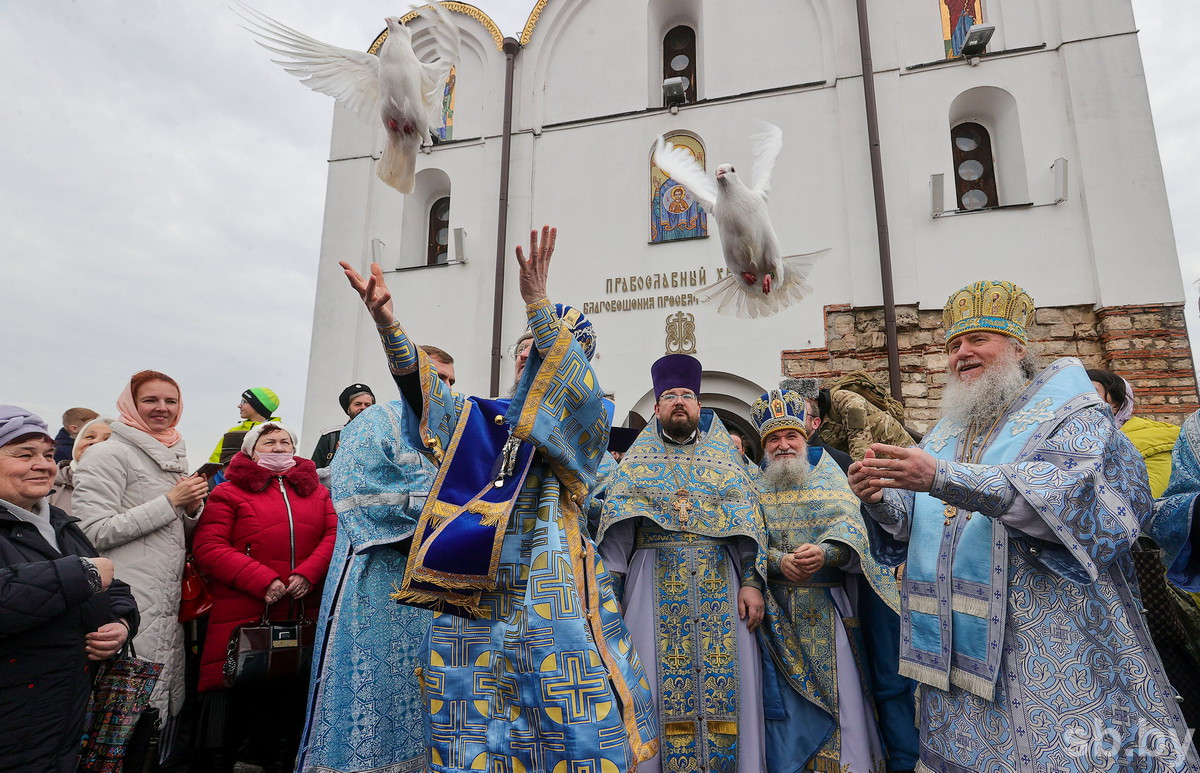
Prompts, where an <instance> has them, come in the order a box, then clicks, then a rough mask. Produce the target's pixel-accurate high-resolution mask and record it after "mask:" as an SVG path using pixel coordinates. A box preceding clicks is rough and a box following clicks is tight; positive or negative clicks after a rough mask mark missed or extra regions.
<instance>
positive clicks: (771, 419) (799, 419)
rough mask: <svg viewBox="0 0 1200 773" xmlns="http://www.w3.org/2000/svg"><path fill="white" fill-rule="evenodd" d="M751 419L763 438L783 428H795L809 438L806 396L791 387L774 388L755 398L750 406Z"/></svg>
mask: <svg viewBox="0 0 1200 773" xmlns="http://www.w3.org/2000/svg"><path fill="white" fill-rule="evenodd" d="M750 419H751V421H753V422H754V428H755V429H757V430H758V435H759V437H761V438H762V439H763V440H766V439H767V435H770V434H771V433H772V432H776V431H778V430H781V429H794V430H797V431H798V432H799V433H800V434H801V435H803V436H804V437H805V438H806V439H807V438H808V428H807V427H805V426H804V398H803V397H801V396H800V395H799V394H798V393H797V392H793V391H792V390H790V389H772V390H771V391H770V392H767V393H766V394H764V395H763V396H762V397H760V398H758V399H757V400H755V401H754V405H753V406H751V408H750Z"/></svg>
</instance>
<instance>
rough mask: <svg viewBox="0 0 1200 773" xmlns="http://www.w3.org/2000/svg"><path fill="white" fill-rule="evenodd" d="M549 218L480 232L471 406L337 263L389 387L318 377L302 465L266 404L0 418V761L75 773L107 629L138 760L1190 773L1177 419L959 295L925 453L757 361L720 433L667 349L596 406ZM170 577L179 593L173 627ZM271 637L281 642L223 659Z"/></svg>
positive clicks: (127, 395) (1190, 508)
mask: <svg viewBox="0 0 1200 773" xmlns="http://www.w3.org/2000/svg"><path fill="white" fill-rule="evenodd" d="M554 241H555V232H554V231H553V229H543V230H542V231H541V232H540V233H539V232H534V233H533V234H531V241H530V247H529V252H528V256H526V253H525V252H524V250H523V249H522V248H518V250H517V259H518V264H519V267H520V289H521V295H522V298H523V300H524V301H525V302H526V316H527V320H528V330H527V332H526V333H525V334H524V335H523V336H522V337H521V339H520V340H519V341H518V342H517V346H516V348H515V351H516V353H517V357H516V367H515V374H514V383H513V388H512V390H511V393H510V394H509V395H508V396H507V397H502V398H480V397H469V396H466V395H463V394H461V393H459V392H455V391H453V389H452V387H453V385H454V381H455V373H454V360H453V358H452V357H451V356H450V354H448V353H447V352H445V351H443V350H441V349H438V348H436V347H433V346H427V345H426V346H418V345H416V344H415V343H414V342H413V341H412V340H411V339H410V338H409V337H408V335H407V334H406V333H405V331H404V329H403V327H402V326H401V325H400V324H399V322H398V321H397V320H396V318H395V316H394V313H393V307H392V302H391V293H390V291H389V290H388V288H387V286H386V284H385V282H384V278H383V274H382V273H381V272H380V271H379V270H378V267H377V266H372V272H371V274H370V275H369V276H366V277H363V276H361V275H359V274H358V272H357V271H355V270H354V269H353V268H352V267H350V266H348V265H346V264H343V267H344V268H345V270H346V274H347V277H348V280H349V282H350V284H351V286H352V287H353V288H354V289H355V290H356V291H357V292H358V294H359V296H360V298H361V300H362V302H363V303H364V305H365V307H366V309H367V311H368V313H369V314H370V316H371V317H372V318H373V320H374V321H375V323H376V324H377V325H378V327H379V334H380V337H381V342H382V344H383V356H384V357H385V358H386V361H387V364H388V366H389V369H390V372H391V374H392V376H393V379H394V381H395V392H394V397H393V399H386V400H382V401H380V402H379V403H378V404H376V403H377V397H376V393H375V392H374V391H373V390H372V389H371V388H370V387H368V386H367V385H365V384H361V383H354V384H351V385H350V386H349V387H347V388H346V389H345V390H344V391H343V392H342V394H341V395H340V398H339V400H340V404H341V407H342V409H343V410H344V411H345V413H346V414H347V417H348V419H349V421H348V423H347V424H346V425H345V426H344V427H338V428H333V429H331V430H328V431H326V432H324V433H322V435H321V437H320V440H319V442H318V443H317V447H316V451H315V452H314V454H313V458H312V459H311V460H310V459H306V458H303V457H300V456H297V455H296V447H297V438H296V436H295V435H294V433H292V432H291V431H290V430H289V429H288V428H287V427H286V426H285V425H284V424H283V423H282V422H281V421H280V419H279V418H278V417H277V416H275V415H274V414H275V413H276V411H277V410H278V408H279V398H278V396H277V395H275V393H274V392H272V391H271V390H269V389H265V388H251V389H248V390H246V391H245V392H244V393H243V395H242V398H243V402H242V405H241V410H242V415H241V419H242V421H241V423H239V424H237V425H236V426H234V427H233V428H231V429H230V430H229V432H227V433H225V434H224V435H223V436H222V438H221V439H220V441H219V442H218V444H217V447H216V449H215V450H214V453H213V456H212V459H211V461H210V464H209V465H206V466H205V468H204V469H202V470H201V471H199V473H198V474H190V471H189V470H188V467H187V463H186V449H185V446H184V442H183V439H182V438H181V437H180V435H179V433H178V431H177V430H176V426H177V425H178V423H179V418H180V413H181V411H182V395H181V390H180V387H179V385H178V384H177V383H176V382H175V381H174V380H173V379H172V378H171V377H170V376H168V375H166V374H163V373H159V372H156V371H150V370H146V371H141V372H138V373H136V374H134V375H133V376H132V377H131V379H130V381H129V383H128V385H127V386H126V388H125V390H124V391H123V392H122V394H121V395H120V396H119V397H118V399H117V401H116V409H117V415H116V416H115V417H112V418H105V417H102V416H100V415H98V414H96V413H95V412H93V411H88V410H86V409H76V408H73V409H71V410H69V411H67V413H66V414H65V415H64V416H63V429H62V431H61V432H59V433H58V436H57V437H55V436H52V435H51V434H50V431H49V427H48V426H47V424H46V422H45V421H43V420H42V419H41V418H39V417H37V416H35V415H33V414H31V413H30V412H28V411H25V410H23V409H21V408H19V407H17V406H11V405H8V406H0V663H2V665H0V676H2V678H0V717H2V718H3V720H4V721H3V722H2V723H0V771H64V772H65V771H73V770H75V769H76V766H77V764H78V756H79V753H80V744H79V741H80V736H81V734H82V732H83V726H84V722H85V714H86V712H87V707H88V699H89V694H90V691H91V686H92V682H93V679H94V675H95V672H96V668H97V665H98V664H100V663H102V662H103V661H106V660H109V659H111V658H113V657H119V656H121V654H122V653H124V652H126V651H127V645H128V644H133V645H135V647H136V652H137V655H138V656H139V657H142V658H145V659H148V660H152V661H154V662H157V663H161V664H163V669H162V671H161V674H160V677H159V680H158V683H157V686H156V687H155V690H154V693H153V695H152V696H151V702H152V705H153V706H155V707H156V708H158V709H159V711H160V712H161V716H162V717H163V718H165V721H164V724H163V727H162V731H161V738H160V746H159V755H160V758H161V762H162V764H163V766H164V769H178V770H185V769H189V768H190V769H192V770H196V771H233V770H250V769H252V767H251V766H257V767H259V768H262V769H263V770H267V771H290V770H297V771H302V772H304V773H308V772H316V771H321V772H322V773H328V772H336V773H349V772H351V771H380V770H384V771H390V772H394V773H403V772H406V771H423V770H429V771H438V772H441V771H465V770H507V771H515V770H527V771H544V772H546V773H550V772H551V771H553V772H555V773H557V772H558V771H564V772H565V771H582V770H594V771H631V770H635V769H636V770H639V771H663V772H664V773H667V772H671V773H674V772H677V771H678V772H682V771H718V772H721V771H730V772H732V771H769V773H792V772H793V771H801V770H817V771H849V772H850V773H868V772H870V773H877V772H878V771H884V770H887V771H908V770H923V771H955V772H965V771H992V770H994V771H1019V772H1020V773H1025V772H1028V773H1033V771H1046V770H1063V771H1094V770H1139V771H1168V770H1169V771H1178V770H1192V771H1195V770H1200V759H1198V758H1197V754H1196V750H1195V748H1194V746H1193V745H1192V741H1191V735H1190V733H1189V731H1188V728H1189V727H1193V728H1194V727H1196V726H1197V723H1198V721H1200V684H1198V681H1200V680H1198V678H1197V674H1200V651H1198V648H1197V646H1196V638H1197V636H1198V635H1200V611H1198V610H1200V607H1198V606H1197V601H1196V599H1197V596H1196V595H1194V594H1196V593H1197V592H1200V558H1197V553H1196V552H1194V548H1196V547H1197V546H1198V545H1200V542H1198V540H1200V518H1197V517H1196V512H1195V511H1196V507H1197V501H1200V459H1198V457H1197V453H1198V452H1200V415H1193V416H1192V417H1190V418H1189V419H1188V420H1187V421H1186V422H1185V423H1184V426H1183V428H1182V431H1181V429H1180V428H1179V427H1176V426H1174V425H1170V424H1165V423H1162V422H1155V421H1152V420H1149V419H1146V418H1144V417H1139V416H1137V415H1135V409H1136V401H1135V399H1134V395H1133V390H1132V387H1131V386H1130V385H1129V383H1128V382H1127V381H1125V380H1124V379H1122V378H1121V377H1120V376H1119V375H1117V374H1114V373H1111V372H1109V371H1103V370H1085V369H1084V367H1083V366H1082V365H1081V364H1080V363H1079V361H1077V360H1074V359H1059V360H1055V361H1051V362H1041V361H1040V360H1039V359H1038V357H1037V356H1036V353H1035V352H1034V351H1033V347H1032V345H1031V344H1030V343H1029V341H1028V337H1027V324H1028V323H1029V321H1030V320H1031V318H1032V314H1033V312H1034V302H1033V299H1032V298H1031V297H1030V296H1029V295H1028V293H1026V292H1025V291H1024V290H1023V289H1021V288H1020V287H1018V286H1016V285H1014V284H1012V283H1010V282H1002V281H981V282H975V283H973V284H971V285H968V286H966V287H964V288H963V289H962V290H961V291H959V292H957V293H955V294H954V295H952V296H951V297H950V299H949V300H948V301H947V303H946V307H945V313H944V323H945V338H946V342H947V355H948V375H947V386H946V389H945V393H944V398H943V401H942V405H941V410H942V414H943V416H942V419H941V420H940V421H939V423H938V424H937V425H936V426H935V427H933V428H932V429H931V430H930V431H929V432H928V433H927V434H925V435H924V436H921V435H920V434H919V433H916V432H914V431H912V430H911V429H909V428H907V427H905V424H904V415H903V406H902V405H900V404H899V403H898V402H896V401H895V400H892V399H891V397H890V396H888V395H886V394H885V393H884V392H883V391H882V390H881V389H879V387H878V386H876V385H875V384H873V383H872V382H871V381H870V379H867V378H865V377H864V376H863V375H862V374H847V375H846V376H844V377H842V378H839V379H834V380H832V381H829V382H827V383H825V384H823V385H821V384H817V383H816V381H814V380H811V379H789V380H785V381H783V382H781V384H780V385H779V387H778V388H774V389H771V390H769V391H767V392H766V393H765V394H763V395H762V396H761V398H759V399H758V400H757V401H756V402H755V403H754V405H753V406H752V409H751V412H750V415H749V416H746V417H743V418H744V419H745V420H746V423H747V425H748V426H751V427H753V428H754V430H755V436H754V437H751V438H747V437H746V436H745V435H744V434H743V432H742V431H740V430H734V429H733V428H732V427H730V428H727V427H726V426H725V424H724V423H723V422H722V420H721V418H720V417H719V416H718V415H717V414H716V413H715V412H714V411H713V410H712V409H711V408H708V407H705V406H704V405H703V401H702V394H703V392H704V385H703V379H702V370H703V368H702V366H701V363H700V362H699V361H698V360H697V359H696V358H695V357H692V356H689V355H682V354H673V355H667V356H665V357H663V358H661V359H659V360H658V361H656V362H655V363H654V365H653V367H652V368H651V371H650V373H649V374H648V381H649V383H650V384H652V386H653V392H654V398H655V403H654V415H653V417H651V419H650V421H649V422H648V423H647V424H646V426H645V427H644V428H640V429H630V428H625V427H613V405H612V402H611V401H610V400H608V399H607V398H606V397H605V395H604V392H603V388H602V386H601V384H600V381H599V378H598V377H597V374H596V373H595V371H594V370H593V369H592V367H591V364H590V360H591V358H592V355H593V354H594V352H595V350H596V346H597V340H598V335H597V331H596V330H595V328H594V327H593V326H592V325H591V323H590V322H589V321H588V320H587V319H586V317H584V316H583V315H582V314H581V313H580V312H579V311H578V310H576V309H573V308H571V307H569V306H565V305H562V304H555V303H552V302H551V301H550V300H549V299H548V297H547V292H546V282H547V277H548V269H549V264H550V258H551V256H552V254H553V251H554ZM751 441H753V442H751ZM752 445H753V446H754V447H756V448H761V449H762V459H761V462H756V461H753V460H752V459H751V458H750V456H749V455H748V451H749V449H750V447H751V446H752ZM185 566H192V567H194V568H195V569H196V570H198V571H199V573H200V574H201V575H202V576H203V577H204V578H206V580H207V582H208V585H209V587H210V589H211V607H210V608H206V610H205V612H206V614H205V615H204V616H203V617H202V618H200V619H199V620H197V621H192V622H189V623H188V624H187V625H184V624H181V623H180V619H181V618H180V612H181V601H182V599H181V581H182V580H183V578H184V575H185ZM272 625H279V626H284V625H289V626H291V628H290V629H289V630H299V629H301V628H307V629H308V631H309V633H308V635H307V638H306V637H305V636H300V637H298V638H297V639H290V638H289V639H286V640H280V641H281V642H282V644H280V646H284V647H287V648H292V649H294V650H295V654H296V655H297V657H294V658H293V659H292V660H291V661H287V662H289V663H292V664H293V665H292V667H291V668H289V669H282V670H281V673H278V674H275V675H272V676H269V677H266V678H261V679H258V680H245V681H243V679H242V676H243V674H242V673H241V672H240V671H239V670H238V668H237V667H235V665H234V663H233V661H234V660H235V658H234V657H233V656H234V654H235V651H236V650H237V647H236V646H235V645H236V643H237V642H238V641H239V635H243V634H242V632H244V631H246V630H247V629H249V628H252V627H255V626H260V627H268V628H270V627H271V626H272ZM271 630H274V629H273V628H271ZM276 643H279V642H276ZM310 652H311V655H309V653H310ZM281 662H282V661H281Z"/></svg>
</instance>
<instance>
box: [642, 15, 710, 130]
mask: <svg viewBox="0 0 1200 773" xmlns="http://www.w3.org/2000/svg"><path fill="white" fill-rule="evenodd" d="M703 58H704V3H703V0H649V1H648V2H647V4H646V65H647V66H646V80H647V85H648V86H649V94H648V96H649V101H648V102H647V104H648V105H649V106H650V107H665V106H666V101H665V100H664V98H663V81H665V80H668V79H670V78H681V79H683V83H684V88H683V103H684V104H691V103H693V102H698V101H700V100H702V99H704V88H703V83H702V81H703V80H704V73H703V68H702V67H701V66H700V64H701V60H702V59H703Z"/></svg>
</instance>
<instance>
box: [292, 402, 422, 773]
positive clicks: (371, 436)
mask: <svg viewBox="0 0 1200 773" xmlns="http://www.w3.org/2000/svg"><path fill="white" fill-rule="evenodd" d="M406 412H407V413H408V421H412V420H413V419H412V413H411V411H408V409H407V407H406V406H405V405H404V403H402V402H391V403H385V404H382V405H377V406H374V407H371V408H368V409H367V410H366V411H363V412H362V413H361V414H359V415H358V416H357V417H355V419H354V420H353V421H351V422H350V424H349V425H347V427H346V428H345V429H344V430H342V437H341V444H340V446H339V447H338V452H337V455H336V456H335V457H334V459H333V464H332V467H331V469H332V490H333V501H334V507H335V508H336V509H337V513H338V534H337V543H336V545H335V546H334V552H333V561H332V563H331V564H330V567H329V574H328V576H327V579H326V581H325V593H324V597H323V598H322V599H321V615H320V618H319V621H318V626H317V636H316V646H315V651H314V654H313V680H312V685H311V687H310V694H309V714H308V722H307V723H306V725H305V728H306V730H305V734H304V739H303V742H302V744H301V750H300V757H299V765H298V767H297V770H299V771H301V772H302V773H327V772H333V771H336V773H350V772H351V771H354V772H356V773H357V772H358V771H372V773H408V771H418V770H423V769H424V767H425V730H424V724H423V723H424V720H425V712H424V710H423V708H422V705H421V694H420V687H419V685H418V681H417V676H416V673H415V671H416V668H417V666H418V665H419V663H420V655H421V652H420V650H421V647H422V646H423V642H424V639H425V634H426V631H427V630H428V629H429V622H430V619H431V617H432V616H431V614H430V613H429V612H427V611H425V610H421V609H416V608H413V607H408V606H402V605H400V604H397V603H396V602H394V601H392V600H390V599H389V598H388V596H389V595H390V594H391V593H392V590H393V587H394V585H395V584H396V583H397V582H399V580H400V578H401V577H403V575H404V566H405V561H406V557H407V554H408V545H407V542H406V541H407V540H409V539H410V538H411V537H412V534H413V530H414V529H415V528H416V523H417V517H418V516H419V515H420V513H421V508H422V507H423V506H424V504H425V498H426V494H427V493H428V491H429V484H430V481H431V480H432V477H433V467H432V466H431V465H429V464H428V462H426V461H425V459H424V457H422V456H421V455H420V454H418V453H417V452H416V451H415V450H414V449H413V448H412V446H411V445H409V444H408V443H407V442H406V441H405V439H404V434H403V427H404V424H405V421H406V419H405V413H406Z"/></svg>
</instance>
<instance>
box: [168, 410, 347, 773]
mask: <svg viewBox="0 0 1200 773" xmlns="http://www.w3.org/2000/svg"><path fill="white" fill-rule="evenodd" d="M295 450H296V438H295V436H294V435H292V433H291V432H290V431H289V430H287V429H286V428H285V427H283V426H282V425H281V424H279V423H278V422H266V423H264V424H260V425H258V426H257V427H254V428H253V429H251V430H250V431H249V432H247V433H246V437H245V440H244V441H243V443H242V450H241V451H239V452H238V453H237V454H235V455H234V457H233V458H232V459H231V460H230V462H229V466H228V467H227V468H226V470H225V475H226V476H227V478H228V480H227V481H226V482H225V483H222V484H221V485H219V486H217V487H216V488H215V489H213V492H212V496H211V498H210V499H209V502H208V506H207V507H206V508H205V511H204V517H203V518H202V519H201V520H200V525H199V527H198V528H197V529H196V535H195V540H194V542H193V545H192V555H193V558H194V560H195V562H196V564H197V565H198V567H199V568H200V569H201V570H202V571H203V572H205V573H206V574H207V575H208V576H209V577H210V578H212V580H213V583H212V586H213V587H212V596H213V607H212V610H211V611H210V612H209V622H208V634H207V637H206V639H205V642H204V651H203V654H202V655H201V659H200V687H199V689H200V692H201V693H202V694H206V698H205V708H204V710H203V716H204V720H203V722H204V724H205V725H206V726H207V727H206V729H205V733H204V736H205V738H206V739H208V744H207V745H208V746H209V747H210V748H209V749H208V750H207V755H208V760H207V762H208V767H207V768H206V769H210V770H214V771H228V770H230V769H231V768H232V766H233V764H234V762H235V761H236V760H235V759H234V757H235V756H236V754H237V752H238V749H239V747H240V746H241V741H242V740H244V739H243V738H242V737H241V736H243V735H247V734H248V735H250V738H249V741H250V743H249V744H248V746H247V751H246V753H245V754H244V755H243V757H244V758H246V759H245V760H244V761H246V762H257V763H258V764H261V765H263V766H264V767H265V768H266V769H267V770H268V771H271V770H281V771H283V770H287V771H290V770H291V769H292V765H293V761H294V759H295V755H296V747H297V745H298V743H299V737H300V730H301V724H302V723H303V721H304V696H305V693H306V691H307V674H306V675H304V676H302V677H298V678H296V679H292V680H282V681H268V682H260V683H258V684H253V685H247V686H243V687H234V688H232V689H225V681H224V673H223V668H222V667H223V665H224V662H225V656H226V652H227V648H228V645H229V638H230V635H231V634H232V633H233V632H234V630H235V629H236V628H237V627H238V626H239V625H248V624H253V623H256V622H258V621H259V620H260V619H261V618H262V615H263V609H264V606H266V607H267V608H268V610H269V612H268V613H269V616H270V619H272V620H289V619H296V618H297V617H299V616H300V615H301V614H303V615H306V616H307V617H309V618H310V619H315V617H316V614H317V610H318V607H319V606H320V598H321V583H322V581H323V580H324V579H325V573H326V571H327V570H328V569H329V560H330V557H331V556H332V555H333V544H334V540H335V537H336V527H337V517H336V515H335V514H334V510H333V502H332V501H331V500H330V498H329V491H328V490H327V489H326V488H325V487H324V486H322V485H321V484H320V483H319V482H318V481H317V469H316V465H314V464H313V463H312V461H310V460H308V459H304V458H302V457H298V456H295V455H294V454H295Z"/></svg>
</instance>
